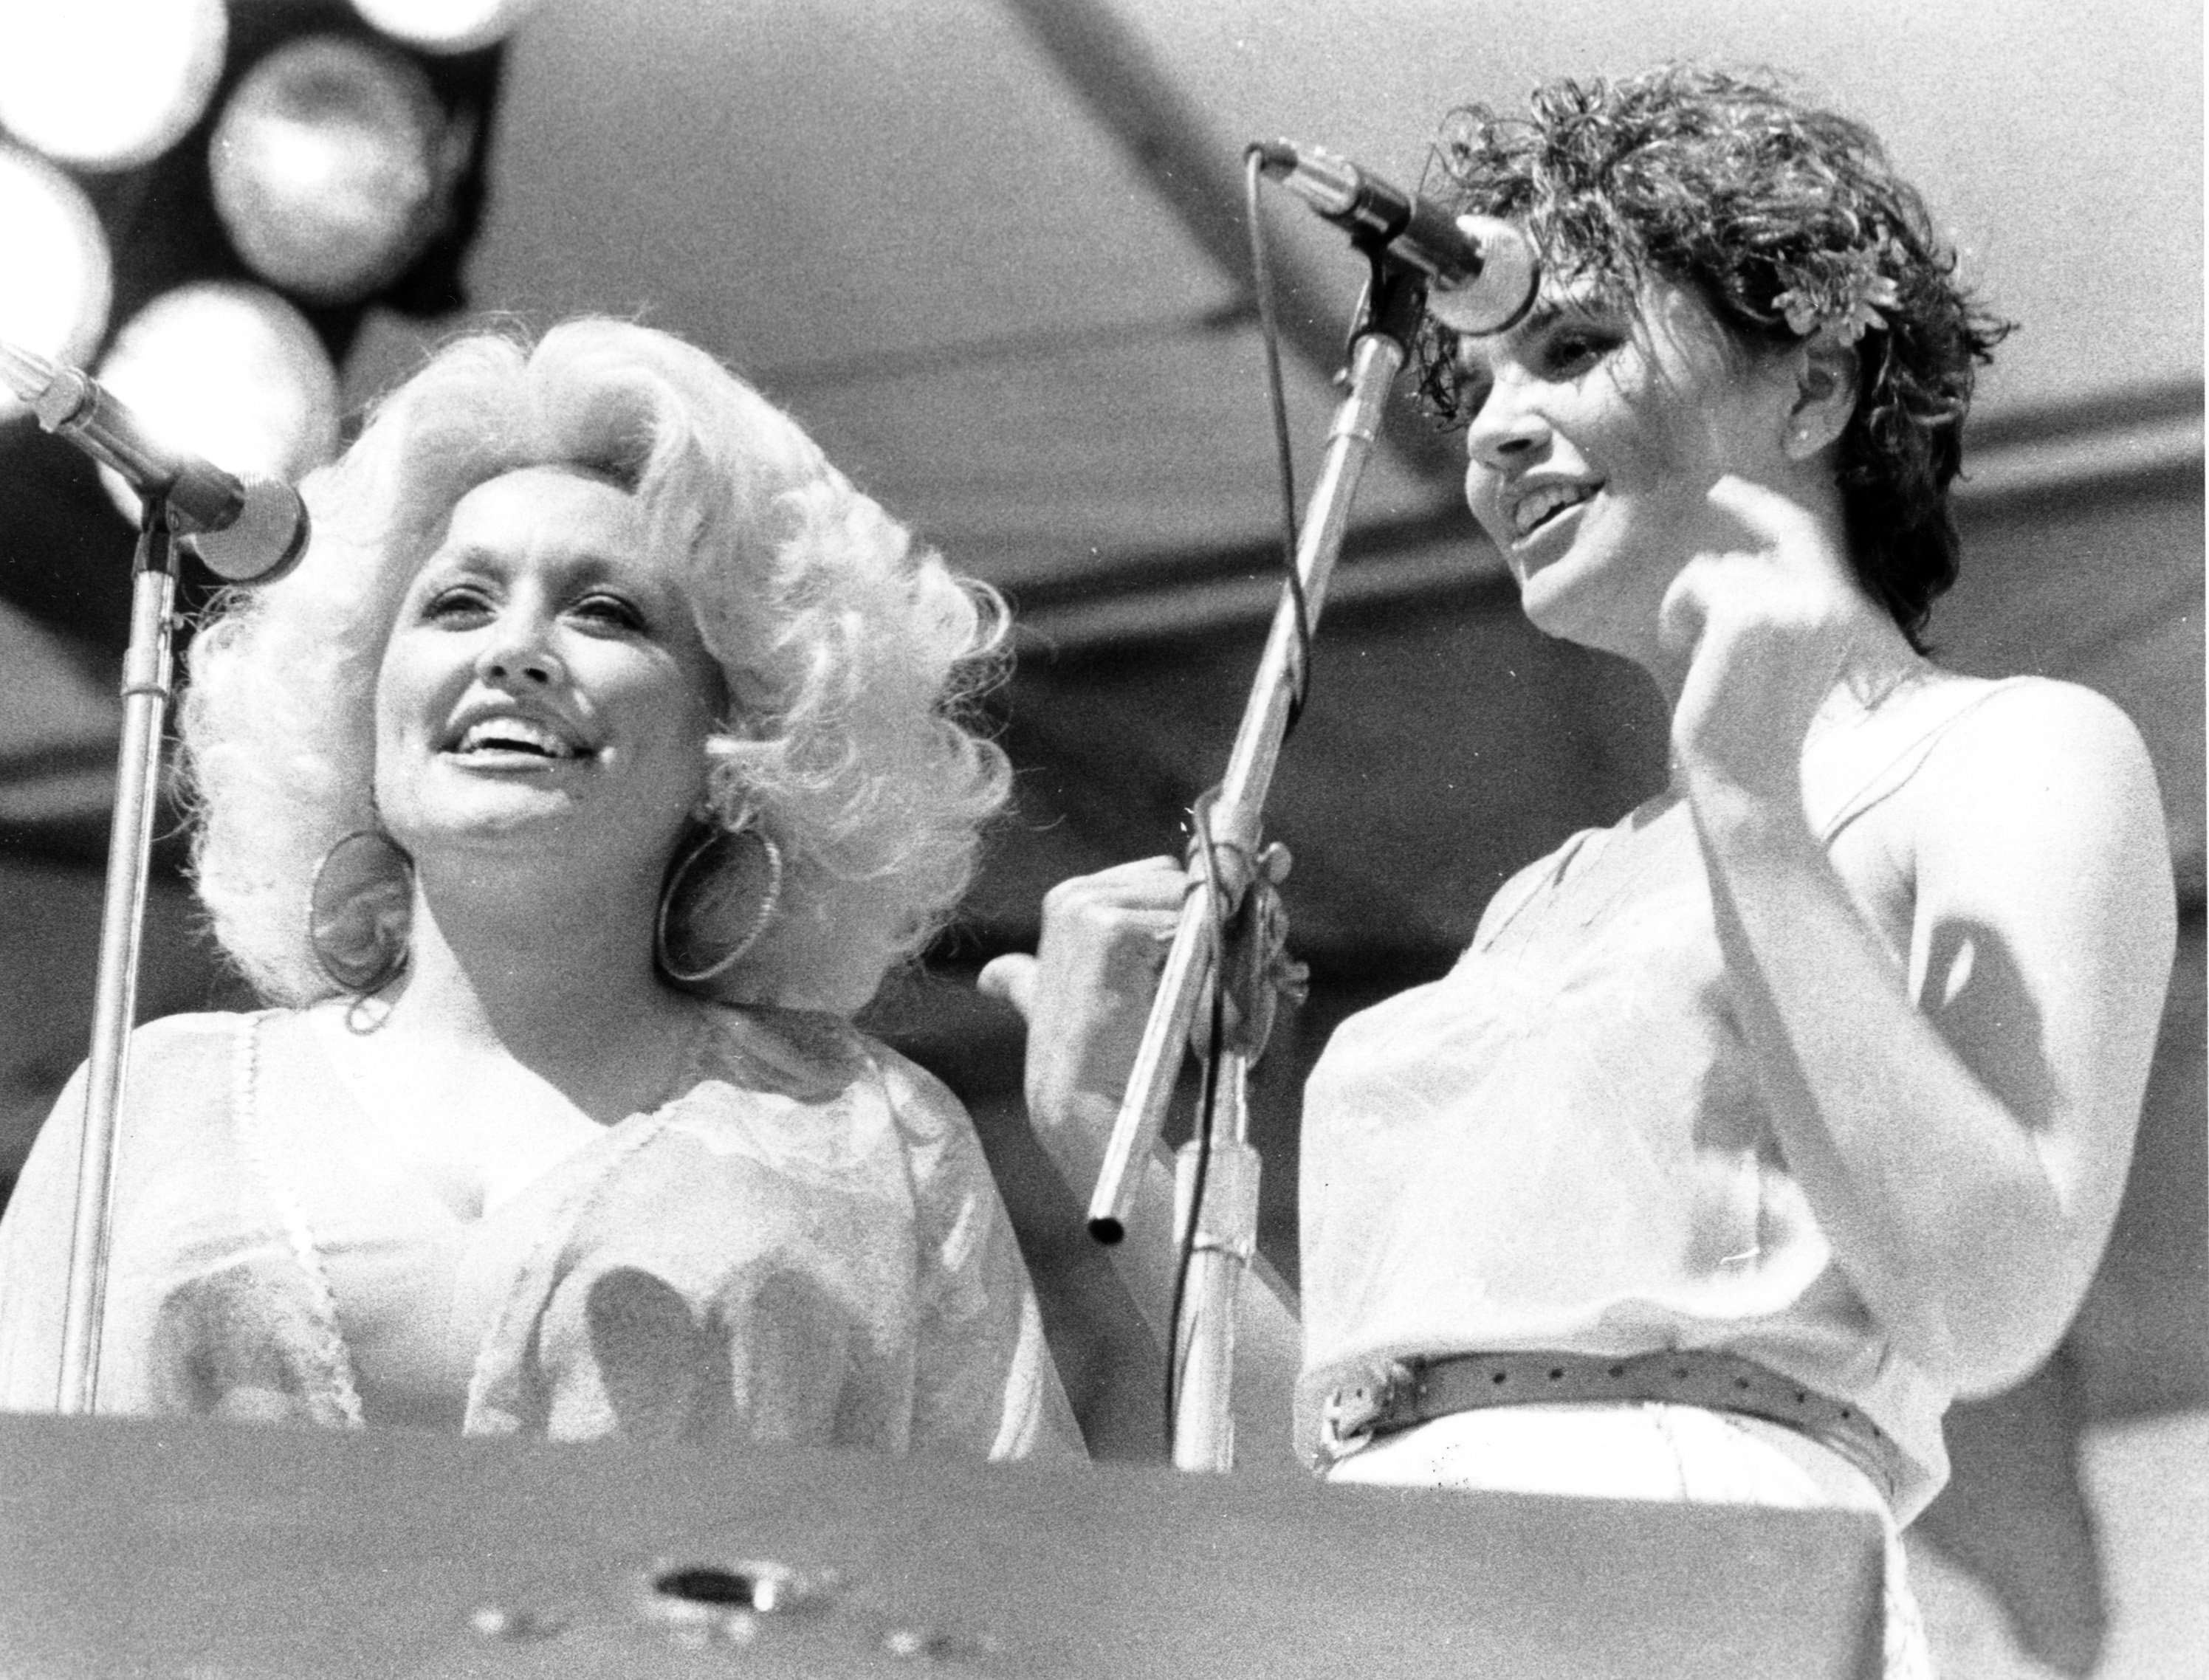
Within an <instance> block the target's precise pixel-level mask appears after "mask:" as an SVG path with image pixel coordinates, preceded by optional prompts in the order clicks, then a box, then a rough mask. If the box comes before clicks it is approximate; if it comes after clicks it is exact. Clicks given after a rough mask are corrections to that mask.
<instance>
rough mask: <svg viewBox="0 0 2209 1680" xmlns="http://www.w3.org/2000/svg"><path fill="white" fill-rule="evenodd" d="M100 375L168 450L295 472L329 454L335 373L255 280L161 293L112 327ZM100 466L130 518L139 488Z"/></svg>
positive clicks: (298, 319) (266, 471)
mask: <svg viewBox="0 0 2209 1680" xmlns="http://www.w3.org/2000/svg"><path fill="white" fill-rule="evenodd" d="M99 382H100V383H101V384H102V385H104V386H105V387H107V389H108V390H109V391H110V392H111V393H113V394H114V395H115V397H116V398H117V399H119V400H120V401H121V402H122V403H123V405H125V406H126V407H128V408H129V410H130V411H132V412H133V413H134V414H135V415H136V416H137V417H139V419H140V420H141V422H143V423H144V424H145V426H146V428H147V430H148V431H150V432H152V433H153V435H154V436H155V437H157V438H159V439H160V441H162V442H164V443H166V444H167V445H168V446H169V447H171V448H172V449H179V450H186V451H189V452H190V453H192V454H195V455H198V456H201V457H202V458H203V459H207V460H210V461H213V462H214V464H215V465H217V466H219V467H223V468H226V469H227V470H228V471H232V472H235V473H238V475H240V476H241V477H269V478H286V479H296V478H298V477H300V475H301V474H303V473H305V472H307V471H310V470H311V469H312V468H315V467H317V466H320V465H322V463H323V462H325V461H327V460H328V459H330V458H331V456H333V455H334V454H335V453H337V446H338V377H337V371H336V369H334V368H332V367H331V366H330V358H329V357H328V354H327V353H326V352H325V351H323V349H322V340H321V339H317V338H316V336H315V331H314V328H312V327H310V326H308V325H307V322H306V320H305V318H304V316H302V315H300V314H299V312H298V310H297V309H293V308H292V306H291V305H290V304H289V303H286V302H285V301H284V300H283V299H282V298H281V297H278V296H277V295H276V294H275V293H274V292H273V291H268V289H267V288H265V287H262V286H257V285H242V284H240V283H238V282H237V281H234V280H207V281H202V282H199V283H197V284H195V285H184V286H178V288H177V289H176V290H175V291H166V292H163V293H162V294H161V296H160V297H156V298H155V299H154V300H153V302H152V303H148V304H147V306H146V307H145V308H144V309H141V310H140V311H139V312H138V313H137V314H136V315H134V316H132V317H131V318H130V320H129V321H126V322H125V323H124V324H123V330H122V331H121V332H119V333H117V334H116V335H115V344H114V346H113V347H112V348H111V350H109V351H108V353H107V359H106V360H105V362H103V363H101V364H100V368H99ZM99 476H100V477H101V479H102V480H103V481H104V482H105V484H106V485H107V493H108V494H109V495H111V496H112V497H114V498H115V505H116V506H117V507H119V508H121V509H122V510H123V516H124V517H125V518H127V519H129V520H130V521H131V522H132V523H133V524H135V523H136V522H137V519H138V498H137V497H136V496H135V495H133V494H132V493H131V490H130V489H129V486H128V485H126V484H124V483H123V481H122V479H120V478H119V477H116V476H115V475H114V474H113V473H111V472H110V471H108V470H107V469H106V468H105V467H102V468H101V469H100V475H99Z"/></svg>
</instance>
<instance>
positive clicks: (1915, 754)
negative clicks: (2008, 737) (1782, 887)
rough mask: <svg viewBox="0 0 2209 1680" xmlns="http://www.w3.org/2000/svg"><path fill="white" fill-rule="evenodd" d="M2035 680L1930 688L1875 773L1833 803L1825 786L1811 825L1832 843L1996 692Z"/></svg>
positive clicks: (1816, 801) (1816, 799) (1815, 800)
mask: <svg viewBox="0 0 2209 1680" xmlns="http://www.w3.org/2000/svg"><path fill="white" fill-rule="evenodd" d="M2033 680H2034V679H2033V678H2031V677H2025V676H2013V677H2007V678H2005V679H2003V680H2002V681H1999V682H1989V683H1986V684H1983V685H1966V684H1963V683H1958V684H1955V685H1954V686H1953V687H1941V688H1935V689H1934V690H1932V691H1930V692H1929V693H1928V694H1926V695H1925V696H1924V698H1923V699H1921V700H1919V701H1918V702H1917V704H1916V705H1913V706H1911V708H1910V711H1909V714H1908V722H1909V724H1910V728H1909V729H1908V731H1907V732H1906V733H1905V734H1904V735H1903V736H1902V738H1901V740H1900V741H1899V742H1895V743H1893V744H1891V745H1889V746H1888V747H1887V752H1886V753H1885V756H1883V757H1881V758H1880V759H1878V760H1877V761H1876V762H1875V763H1874V765H1872V767H1871V768H1870V769H1869V771H1863V772H1862V773H1860V774H1859V775H1857V777H1855V778H1853V780H1851V782H1849V783H1846V784H1845V787H1844V789H1843V791H1842V793H1841V794H1840V795H1839V797H1838V798H1834V799H1832V800H1831V801H1830V803H1829V802H1828V799H1827V797H1826V796H1824V790H1822V789H1821V791H1820V795H1818V796H1814V798H1813V800H1812V801H1811V803H1812V804H1813V805H1814V807H1815V806H1816V805H1826V806H1827V809H1826V810H1825V811H1823V812H1821V811H1818V810H1816V809H1815V808H1814V809H1813V810H1812V811H1811V812H1810V813H1809V814H1810V816H1811V819H1812V821H1811V826H1812V828H1813V829H1814V830H1815V831H1816V833H1817V836H1818V838H1819V839H1820V840H1821V842H1823V843H1831V842H1832V841H1833V837H1834V836H1835V835H1837V834H1839V832H1840V831H1842V830H1843V829H1845V828H1846V827H1847V826H1848V825H1850V824H1851V823H1852V822H1854V821H1855V820H1856V819H1857V818H1858V817H1861V816H1862V815H1863V813H1865V812H1867V811H1869V809H1871V807H1873V806H1875V805H1877V804H1878V803H1879V802H1880V801H1881V800H1883V799H1886V798H1887V797H1888V796H1889V795H1892V794H1893V793H1894V792H1895V791H1896V790H1897V789H1900V788H1901V787H1902V786H1903V785H1904V784H1905V783H1907V782H1908V781H1909V780H1910V778H1911V777H1913V776H1915V775H1916V774H1917V772H1918V771H1919V770H1920V769H1922V768H1923V766H1924V763H1925V760H1926V759H1928V758H1929V757H1930V756H1931V754H1932V752H1933V749H1934V747H1936V746H1938V745H1939V744H1940V741H1941V736H1943V735H1946V734H1947V732H1948V731H1949V730H1950V729H1953V728H1954V727H1955V726H1956V725H1957V724H1958V723H1961V722H1962V721H1963V720H1964V719H1965V718H1966V717H1970V716H1971V714H1972V713H1973V712H1975V711H1977V710H1978V709H1979V708H1980V707H1981V706H1983V705H1986V704H1987V702H1988V701H1989V700H1991V699H1994V698H1995V696H1996V695H1998V694H2002V693H2007V692H2008V691H2009V690H2011V689H2013V688H2015V687H2019V686H2020V685H2021V684H2024V683H2027V682H2031V681H2033ZM1898 721H1899V720H1898Z"/></svg>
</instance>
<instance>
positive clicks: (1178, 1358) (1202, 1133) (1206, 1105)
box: [1165, 789, 1227, 1458]
mask: <svg viewBox="0 0 2209 1680" xmlns="http://www.w3.org/2000/svg"><path fill="white" fill-rule="evenodd" d="M1216 791H1217V789H1213V790H1212V792H1207V793H1206V794H1205V795H1203V796H1202V797H1201V799H1199V800H1198V801H1196V807H1195V810H1193V811H1192V812H1191V813H1189V814H1190V818H1191V820H1192V821H1193V822H1194V824H1195V828H1196V844H1197V851H1198V855H1199V856H1200V857H1201V858H1202V860H1203V861H1204V892H1205V897H1206V900H1207V903H1208V904H1209V906H1210V909H1211V912H1212V951H1213V961H1212V1014H1211V1019H1210V1021H1209V1023H1207V1029H1206V1035H1207V1040H1208V1042H1207V1045H1206V1047H1205V1049H1206V1054H1205V1058H1204V1093H1203V1097H1202V1100H1201V1101H1200V1102H1199V1103H1198V1105H1197V1114H1196V1172H1195V1175H1194V1178H1193V1179H1192V1181H1191V1183H1190V1185H1189V1228H1188V1229H1187V1230H1186V1231H1184V1232H1183V1233H1182V1236H1181V1240H1180V1242H1179V1244H1178V1245H1177V1250H1176V1253H1175V1257H1174V1287H1173V1302H1172V1305H1171V1309H1170V1310H1169V1311H1168V1313H1167V1316H1166V1429H1165V1436H1166V1456H1167V1457H1168V1458H1171V1457H1172V1456H1173V1450H1174V1434H1175V1431H1174V1418H1175V1414H1176V1413H1177V1412H1178V1411H1179V1410H1180V1407H1181V1362H1182V1359H1183V1348H1182V1347H1181V1307H1182V1301H1183V1299H1184V1297H1186V1295H1187V1294H1188V1293H1189V1269H1190V1267H1191V1266H1193V1265H1194V1264H1195V1261H1196V1233H1197V1229H1198V1227H1199V1226H1200V1225H1201V1223H1202V1221H1203V1215H1204V1186H1205V1181H1206V1180H1207V1179H1208V1178H1209V1177H1210V1176H1211V1173H1212V1140H1213V1114H1214V1113H1215V1111H1216V1109H1217V1107H1218V1102H1219V1052H1220V1045H1221V1042H1222V1041H1224V1040H1225V1038H1226V1036H1227V1001H1226V1000H1227V987H1226V985H1225V977H1224V976H1223V975H1221V973H1220V971H1219V970H1220V958H1221V957H1222V955H1223V954H1224V953H1225V951H1226V948H1227V927H1226V923H1225V921H1224V920H1223V919H1222V918H1221V916H1220V914H1219V867H1218V863H1217V861H1216V860H1215V859H1214V858H1213V855H1212V798H1213V792H1216Z"/></svg>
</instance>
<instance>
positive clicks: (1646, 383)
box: [1464, 282, 1797, 665]
mask: <svg viewBox="0 0 2209 1680" xmlns="http://www.w3.org/2000/svg"><path fill="white" fill-rule="evenodd" d="M1464 357H1465V388H1466V407H1467V409H1468V411H1470V413H1471V420H1470V423H1469V424H1468V426H1467V428H1466V454H1467V458H1468V459H1467V467H1466V485H1465V488H1466V501H1467V502H1468V503H1469V504H1470V505H1471V506H1472V512H1473V515H1474V517H1475V518H1476V519H1478V520H1479V521H1480V524H1481V527H1482V529H1484V531H1487V533H1488V535H1489V537H1490V540H1491V541H1493V542H1494V543H1495V544H1496V548H1497V549H1499V550H1500V551H1501V552H1502V555H1503V558H1504V560H1505V561H1506V563H1507V564H1508V565H1509V567H1510V568H1511V573H1512V575H1513V576H1514V578H1516V579H1518V581H1519V587H1520V601H1521V603H1522V605H1523V606H1524V608H1525V609H1526V615H1527V617H1528V618H1529V619H1531V620H1532V621H1533V622H1534V623H1535V624H1536V625H1537V626H1538V627H1540V628H1541V629H1543V630H1545V631H1547V632H1549V633H1550V634H1552V635H1556V636H1562V637H1565V638H1567V639H1570V640H1572V641H1575V642H1580V643H1582V644H1584V645H1588V646H1591V647H1598V648H1603V649H1604V650H1606V651H1610V652H1613V653H1620V654H1623V655H1625V656H1626V657H1628V658H1632V659H1635V660H1637V661H1639V662H1640V663H1643V664H1644V665H1649V664H1651V663H1652V661H1654V660H1655V659H1656V658H1657V657H1658V650H1657V621H1658V606H1659V604H1660V603H1662V601H1663V600H1664V591H1665V590H1666V589H1667V588H1668V587H1670V584H1671V582H1672V580H1673V579H1674V578H1676V576H1677V575H1678V574H1679V572H1680V568H1681V567H1682V566H1683V565H1684V564H1685V563H1686V562H1687V561H1688V559H1689V558H1690V557H1692V555H1694V552H1695V550H1696V547H1697V544H1698V542H1699V539H1700V534H1701V533H1702V532H1704V531H1706V530H1707V529H1708V521H1709V519H1710V515H1709V513H1708V510H1707V506H1706V501H1705V498H1706V495H1707V494H1708V492H1709V490H1710V488H1711V486H1712V484H1713V483H1716V482H1717V481H1718V478H1719V477H1722V476H1723V475H1724V474H1727V473H1734V474H1738V475H1740V476H1741V477H1745V478H1749V479H1750V480H1751V481H1752V482H1755V483H1767V484H1774V485H1779V484H1782V483H1786V482H1787V481H1788V480H1789V479H1790V478H1791V477H1792V476H1793V475H1794V473H1795V472H1796V471H1797V464H1796V463H1795V462H1794V461H1792V460H1791V459H1790V458H1789V456H1788V454H1787V453H1786V450H1785V443H1784V440H1785V435H1786V429H1787V424H1788V414H1789V409H1790V405H1791V400H1792V398H1793V394H1794V387H1793V384H1792V381H1791V377H1790V375H1789V374H1788V372H1787V370H1786V369H1785V368H1784V367H1783V366H1782V365H1781V364H1780V363H1777V362H1767V363H1759V362H1756V361H1754V360H1752V359H1751V358H1750V357H1749V356H1748V354H1747V353H1746V352H1743V351H1739V350H1737V349H1733V348H1731V347H1730V346H1729V345H1727V344H1726V342H1725V341H1724V339H1723V337H1722V336H1721V332H1720V329H1719V328H1718V326H1717V324H1716V323H1715V322H1714V321H1712V319H1711V317H1710V315H1709V314H1708V313H1707V312H1706V310H1705V309H1703V308H1702V307H1701V305H1700V304H1699V303H1696V302H1695V301H1694V298H1693V297H1690V296H1689V295H1688V293H1686V292H1685V291H1681V290H1680V289H1679V288H1677V287H1675V286H1670V285H1664V284H1663V283H1661V282H1660V283H1654V284H1652V285H1650V286H1649V287H1648V288H1647V289H1646V291H1645V292H1644V294H1643V297H1642V299H1641V303H1640V307H1639V308H1638V309H1623V308H1621V307H1618V306H1615V305H1611V304H1607V303H1602V302H1600V301H1598V300H1597V299H1596V298H1595V297H1593V296H1592V289H1590V288H1588V287H1586V286H1585V285H1566V286H1564V287H1562V288H1560V289H1558V290H1556V291H1545V292H1544V296H1543V297H1542V298H1541V300H1540V301H1539V303H1538V304H1537V306H1536V308H1535V309H1534V311H1533V312H1532V314H1531V315H1529V316H1528V318H1527V319H1526V321H1523V322H1522V323H1520V325H1519V326H1518V327H1514V328H1513V329H1512V330H1511V331H1510V332H1508V333H1499V334H1496V336H1494V337H1492V338H1487V339H1466V341H1465V349H1464Z"/></svg>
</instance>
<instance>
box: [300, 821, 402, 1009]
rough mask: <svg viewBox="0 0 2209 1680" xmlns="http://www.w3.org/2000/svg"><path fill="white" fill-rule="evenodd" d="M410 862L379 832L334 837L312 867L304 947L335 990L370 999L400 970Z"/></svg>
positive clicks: (364, 830)
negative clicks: (335, 839) (312, 873)
mask: <svg viewBox="0 0 2209 1680" xmlns="http://www.w3.org/2000/svg"><path fill="white" fill-rule="evenodd" d="M413 921H414V860H413V859H412V858H411V857H409V856H407V855H406V852H404V851H403V850H401V849H400V845H399V843H398V842H397V841H395V840H394V839H393V838H392V837H390V836H389V835H388V834H386V833H385V832H384V831H382V829H380V828H357V829H355V830H354V831H352V833H350V834H347V835H344V836H342V837H340V838H339V840H338V842H337V843H336V844H334V845H333V846H332V847H331V848H330V849H329V850H328V851H326V852H324V853H323V854H322V861H321V862H320V863H318V864H316V866H315V880H314V885H312V886H311V887H310V888H309V889H308V893H307V944H308V945H309V947H310V949H312V951H314V953H315V961H316V963H318V964H319V965H320V966H321V968H322V972H323V973H324V974H326V975H328V976H329V977H330V979H331V981H333V982H334V984H335V985H336V986H337V987H338V988H339V989H340V991H345V992H350V993H352V994H353V995H354V996H355V997H359V998H367V997H373V996H374V995H375V994H376V993H378V992H381V991H382V989H383V988H384V987H387V986H388V985H390V984H391V982H392V981H394V980H396V979H397V978H398V977H399V976H400V974H401V973H403V972H404V971H405V969H406V957H407V945H408V939H409V935H410V933H412V927H413Z"/></svg>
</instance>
